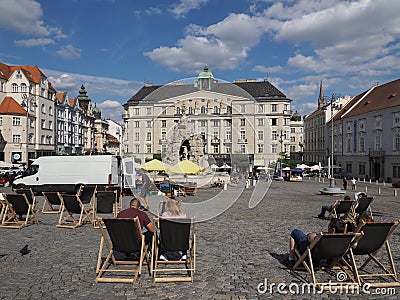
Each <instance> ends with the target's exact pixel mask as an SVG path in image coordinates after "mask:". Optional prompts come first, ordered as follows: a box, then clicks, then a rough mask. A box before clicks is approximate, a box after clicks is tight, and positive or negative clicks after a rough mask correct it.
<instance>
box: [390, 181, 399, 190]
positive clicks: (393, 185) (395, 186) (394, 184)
mask: <svg viewBox="0 0 400 300" xmlns="http://www.w3.org/2000/svg"><path fill="white" fill-rule="evenodd" d="M392 187H394V188H400V181H396V182H393V183H392Z"/></svg>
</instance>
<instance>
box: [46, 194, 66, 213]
mask: <svg viewBox="0 0 400 300" xmlns="http://www.w3.org/2000/svg"><path fill="white" fill-rule="evenodd" d="M42 194H43V196H44V197H43V198H44V201H43V207H42V213H44V214H59V213H61V210H62V201H61V197H60V194H59V193H58V192H42ZM53 205H58V208H54V207H53Z"/></svg>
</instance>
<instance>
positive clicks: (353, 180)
mask: <svg viewBox="0 0 400 300" xmlns="http://www.w3.org/2000/svg"><path fill="white" fill-rule="evenodd" d="M350 181H351V190H353V191H355V190H356V182H357V180H356V179H355V178H354V177H353V178H351V180H350Z"/></svg>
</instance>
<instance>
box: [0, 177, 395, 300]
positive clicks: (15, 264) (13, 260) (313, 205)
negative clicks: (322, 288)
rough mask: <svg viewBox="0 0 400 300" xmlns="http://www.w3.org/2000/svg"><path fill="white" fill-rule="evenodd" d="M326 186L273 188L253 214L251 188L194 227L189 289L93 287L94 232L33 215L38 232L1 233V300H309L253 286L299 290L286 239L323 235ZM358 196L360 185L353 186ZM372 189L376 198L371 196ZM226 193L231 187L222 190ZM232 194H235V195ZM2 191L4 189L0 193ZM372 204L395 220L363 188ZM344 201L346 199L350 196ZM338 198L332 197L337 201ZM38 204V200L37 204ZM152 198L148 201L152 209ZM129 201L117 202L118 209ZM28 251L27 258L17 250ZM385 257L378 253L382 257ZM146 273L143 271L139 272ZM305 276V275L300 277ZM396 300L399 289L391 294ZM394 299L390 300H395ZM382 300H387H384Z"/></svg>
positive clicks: (386, 194) (145, 283)
mask: <svg viewBox="0 0 400 300" xmlns="http://www.w3.org/2000/svg"><path fill="white" fill-rule="evenodd" d="M326 185H327V183H326V182H325V183H322V182H316V181H314V180H310V181H309V180H306V181H305V182H303V183H293V182H273V183H272V184H271V186H270V189H269V191H268V193H267V194H266V196H265V197H264V198H263V200H262V201H261V202H260V203H259V204H258V206H256V207H255V208H253V209H249V206H248V203H249V199H250V196H251V193H252V190H253V189H254V188H249V189H244V190H243V192H242V194H241V195H240V197H239V199H238V200H237V201H236V202H235V203H234V204H233V205H232V206H231V207H230V208H229V209H228V210H227V211H225V212H224V213H223V214H221V215H219V216H218V217H216V218H213V219H211V220H208V221H204V222H201V223H197V224H196V225H195V228H196V234H197V272H196V274H195V277H194V283H158V284H154V283H153V282H152V280H151V278H150V276H149V274H148V273H147V272H146V271H144V272H143V274H142V276H141V277H139V278H138V280H137V281H136V283H135V284H134V285H130V284H113V283H98V284H96V283H95V267H96V261H97V253H98V245H99V241H100V232H99V230H98V229H94V228H93V227H92V226H89V225H85V226H83V227H81V228H77V229H61V228H56V226H55V224H56V222H57V216H56V215H44V214H41V213H39V214H38V218H39V221H40V223H39V224H38V225H30V226H28V227H25V228H22V229H21V230H17V229H0V236H1V238H0V299H156V298H157V299H258V298H261V299H267V298H286V299H291V298H293V299H294V298H299V297H301V298H302V299H311V298H314V297H316V296H315V295H310V294H305V295H300V296H299V295H293V294H290V293H288V294H286V295H281V294H278V293H276V292H275V293H270V292H269V291H267V292H266V293H259V292H258V291H257V286H258V285H259V284H260V283H263V282H264V281H265V280H267V282H268V283H275V284H278V283H284V284H286V285H289V284H290V283H296V282H297V283H298V282H299V279H298V277H297V276H294V274H292V273H291V272H290V270H289V269H288V268H287V267H286V266H285V265H284V264H283V260H284V258H285V257H286V256H287V253H288V236H289V233H290V231H291V230H292V229H293V228H300V229H302V230H303V231H305V232H310V231H322V230H325V229H326V227H327V221H324V220H320V219H318V218H316V215H317V214H318V213H319V211H320V209H321V206H322V205H329V204H331V203H332V201H333V200H335V199H337V198H338V197H337V196H336V197H335V196H322V195H319V194H318V191H319V189H320V188H322V187H324V186H326ZM357 188H358V189H359V190H364V189H365V185H364V184H359V185H358V187H357ZM378 188H380V193H381V194H378V192H379V191H378ZM229 189H233V187H229ZM236 189H237V190H238V193H239V192H240V189H238V188H237V187H236ZM1 191H3V192H4V191H9V189H1ZM368 191H369V194H371V195H374V196H375V197H376V200H375V202H374V204H373V206H372V208H373V211H374V214H375V216H376V220H378V221H384V220H385V221H389V220H396V219H399V218H400V196H397V197H395V196H394V190H393V189H392V188H390V187H387V186H386V187H383V186H379V187H378V186H375V185H373V184H372V185H369V186H368ZM220 192H224V191H221V190H217V189H215V188H214V189H202V190H200V191H199V194H198V196H189V197H186V198H182V199H183V202H184V203H186V202H201V201H202V200H204V199H207V198H210V197H212V196H214V195H216V194H218V193H220ZM349 194H351V191H349ZM341 197H343V196H339V198H341ZM38 198H39V200H40V203H42V197H38ZM155 198H156V197H153V198H150V202H151V203H152V202H153V203H154V201H156V200H155ZM128 200H129V198H127V197H125V198H124V201H125V202H124V206H125V207H126V204H127V203H128ZM399 237H400V230H399V229H398V230H397V232H395V233H394V234H393V236H392V238H391V240H390V242H391V247H392V251H393V255H394V260H395V265H396V267H397V269H400V251H399V244H400V242H399ZM26 244H27V245H29V248H30V250H31V251H30V253H29V254H28V255H24V256H21V255H20V253H19V250H20V249H21V248H22V247H23V246H24V245H26ZM382 252H384V251H382ZM144 270H146V268H145V269H144ZM302 275H304V274H302ZM396 292H397V294H399V293H400V289H399V288H398V289H397V290H396ZM319 297H322V298H325V299H347V298H354V297H356V298H358V299H364V298H371V299H372V298H373V299H375V298H377V297H379V296H377V295H373V296H372V295H370V296H368V297H367V296H366V295H358V296H354V295H334V294H330V293H324V294H323V295H322V296H319ZM397 297H398V296H397V295H394V296H391V298H392V299H397ZM386 298H390V297H387V296H386Z"/></svg>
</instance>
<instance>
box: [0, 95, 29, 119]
mask: <svg viewBox="0 0 400 300" xmlns="http://www.w3.org/2000/svg"><path fill="white" fill-rule="evenodd" d="M0 114H5V115H21V116H25V115H26V110H25V109H23V107H22V106H21V105H20V104H19V103H18V102H17V101H15V100H14V98H12V97H5V98H4V100H3V101H2V102H1V104H0Z"/></svg>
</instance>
